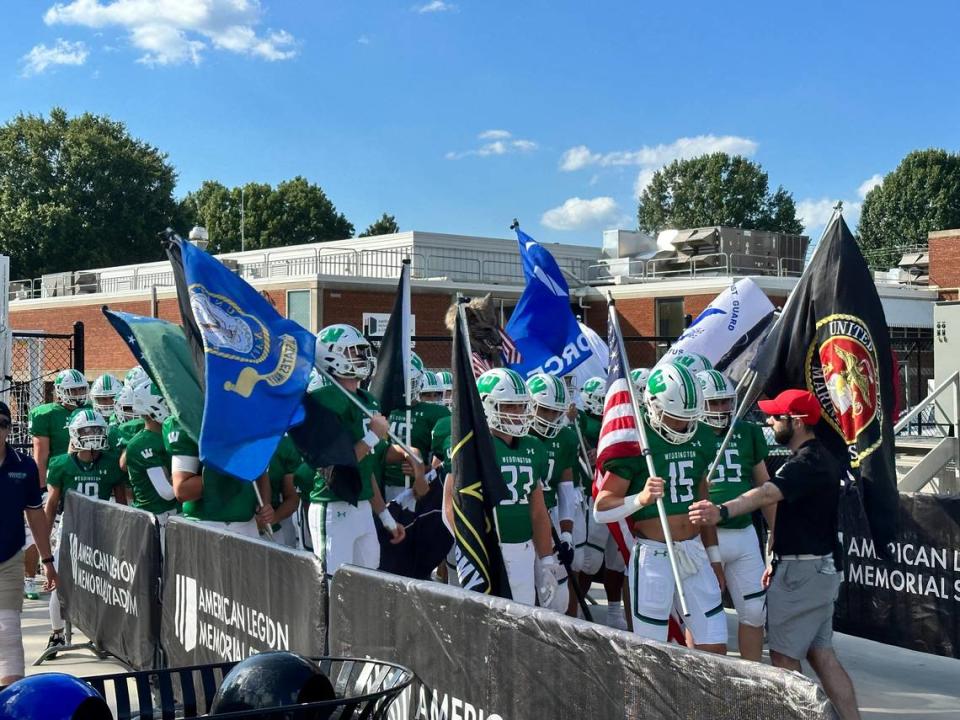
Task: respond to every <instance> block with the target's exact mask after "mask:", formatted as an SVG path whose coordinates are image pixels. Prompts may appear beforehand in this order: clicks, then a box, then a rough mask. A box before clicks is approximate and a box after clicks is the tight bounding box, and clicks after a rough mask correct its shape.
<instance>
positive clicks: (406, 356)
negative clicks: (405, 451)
mask: <svg viewBox="0 0 960 720" xmlns="http://www.w3.org/2000/svg"><path fill="white" fill-rule="evenodd" d="M400 277H401V278H402V281H401V289H400V292H402V293H403V299H402V301H401V304H400V306H401V308H402V312H403V317H402V318H400V327H401V328H402V330H401V333H400V334H401V336H402V342H403V352H402V353H401V356H402V357H403V382H404V388H403V399H404V404H405V405H406V408H407V410H406V418H405V420H406V425H405V427H406V433H405V437H404V439H405V440H406V442H407V447H412V446H413V440H412V437H413V428H412V427H411V425H412V424H413V410H412V408H411V396H412V395H413V391H412V388H411V387H410V383H411V381H412V379H413V378H412V373H411V367H410V362H411V360H412V358H411V356H410V341H411V338H410V258H404V259H403V265H402V266H401V270H400ZM420 460H421V461H422V462H424V463H426V458H420ZM403 485H404V487H405V488H409V487H410V476H409V475H404V476H403Z"/></svg>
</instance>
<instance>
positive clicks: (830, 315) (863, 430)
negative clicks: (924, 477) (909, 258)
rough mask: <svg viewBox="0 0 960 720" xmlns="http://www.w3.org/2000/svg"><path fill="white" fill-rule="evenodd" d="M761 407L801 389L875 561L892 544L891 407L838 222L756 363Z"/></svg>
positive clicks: (869, 289)
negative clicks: (850, 493) (852, 484)
mask: <svg viewBox="0 0 960 720" xmlns="http://www.w3.org/2000/svg"><path fill="white" fill-rule="evenodd" d="M754 369H755V370H756V371H757V372H758V374H759V375H760V376H761V377H762V378H765V379H766V382H765V385H764V391H765V392H766V394H767V395H768V396H770V397H773V396H775V395H777V394H778V393H780V392H781V391H782V390H786V389H788V388H805V389H807V390H809V391H810V392H812V393H814V394H815V395H816V396H817V398H818V399H819V400H820V405H821V406H822V407H823V419H822V420H821V421H820V422H819V423H818V425H817V426H816V428H815V430H816V432H817V436H818V437H819V438H820V439H821V440H822V441H823V443H824V444H825V445H826V446H827V447H828V448H830V449H831V450H832V451H833V452H834V453H835V454H836V455H838V456H839V457H841V458H843V459H845V460H846V462H847V463H848V464H849V466H850V470H851V473H852V474H853V477H854V478H855V479H858V480H859V482H858V485H859V490H860V492H861V495H862V498H863V507H864V511H865V512H866V516H867V520H868V522H869V524H870V531H871V533H872V535H873V539H874V542H875V545H876V547H877V551H878V552H885V548H886V545H887V543H889V542H891V541H892V540H893V539H894V534H895V531H896V526H897V515H898V510H897V508H898V502H899V498H898V494H897V473H896V466H895V465H894V441H893V422H894V420H895V418H894V404H895V398H894V393H893V388H894V368H893V357H892V354H891V352H890V335H889V331H888V329H887V321H886V318H885V317H884V314H883V306H882V305H881V303H880V296H879V295H878V294H877V287H876V285H875V284H874V281H873V274H872V273H871V272H870V268H869V267H868V266H867V263H866V261H865V260H864V259H863V255H862V254H861V253H860V248H859V247H858V246H857V241H856V240H855V239H854V237H853V234H852V233H851V232H850V228H848V227H847V223H846V222H844V219H843V216H842V215H840V213H839V212H837V213H834V217H833V219H832V220H831V222H830V224H829V225H828V226H827V230H826V231H825V232H824V235H823V238H822V239H821V240H820V244H819V245H818V246H817V249H816V251H815V252H814V254H813V257H812V259H811V260H810V263H809V264H808V265H807V267H806V269H805V270H804V272H803V276H802V277H801V278H800V280H799V282H798V283H797V286H796V288H795V289H794V291H793V293H792V295H791V297H790V300H789V301H788V303H787V305H786V307H785V308H784V311H783V315H782V316H781V317H780V321H779V323H778V324H777V325H776V327H775V328H774V329H773V331H771V333H770V336H769V337H768V338H767V341H766V342H765V343H764V345H763V347H762V348H761V349H760V351H759V353H758V355H757V362H756V363H755V365H754Z"/></svg>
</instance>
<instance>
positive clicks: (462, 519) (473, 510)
mask: <svg viewBox="0 0 960 720" xmlns="http://www.w3.org/2000/svg"><path fill="white" fill-rule="evenodd" d="M458 310H459V308H458ZM467 332H468V331H467V328H466V327H465V325H464V319H463V312H462V311H460V312H458V313H457V318H456V325H455V328H454V333H453V408H454V410H453V417H452V419H451V434H450V455H451V458H452V461H453V477H454V486H453V514H454V536H455V540H456V544H455V547H456V556H457V570H458V574H459V576H460V584H461V586H463V587H464V588H466V589H468V590H476V591H477V592H482V593H486V594H488V595H498V596H500V597H503V598H510V597H511V595H510V581H509V580H508V579H507V568H506V566H505V565H504V564H503V555H502V554H501V553H500V540H499V538H498V537H497V526H496V522H495V518H494V508H495V507H496V505H497V503H499V502H500V501H501V500H505V499H507V498H508V497H510V494H509V492H507V486H506V483H505V482H504V481H503V476H502V475H501V474H500V467H499V465H498V464H497V457H496V454H495V452H494V449H493V437H492V436H491V435H490V430H489V429H488V428H487V419H486V416H485V415H484V413H483V406H482V405H481V404H480V395H479V394H478V393H477V383H476V381H475V380H474V378H473V367H472V363H471V360H470V346H469V339H468V337H469V336H468V335H467Z"/></svg>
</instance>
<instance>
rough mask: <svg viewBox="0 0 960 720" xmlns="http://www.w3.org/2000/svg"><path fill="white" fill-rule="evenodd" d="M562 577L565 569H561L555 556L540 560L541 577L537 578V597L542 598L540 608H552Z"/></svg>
mask: <svg viewBox="0 0 960 720" xmlns="http://www.w3.org/2000/svg"><path fill="white" fill-rule="evenodd" d="M562 577H563V568H562V567H560V565H559V563H557V559H556V558H555V557H554V556H553V555H547V556H546V557H542V558H540V577H538V578H537V596H538V597H539V598H540V607H550V603H551V602H553V596H554V594H556V592H557V587H559V585H560V579H561V578H562Z"/></svg>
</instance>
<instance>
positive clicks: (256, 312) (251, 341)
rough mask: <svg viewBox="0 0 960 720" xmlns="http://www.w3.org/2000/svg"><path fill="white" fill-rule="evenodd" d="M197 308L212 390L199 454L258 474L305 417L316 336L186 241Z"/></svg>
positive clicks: (190, 300)
mask: <svg viewBox="0 0 960 720" xmlns="http://www.w3.org/2000/svg"><path fill="white" fill-rule="evenodd" d="M179 246H180V252H181V256H182V258H183V274H184V280H185V283H184V285H185V289H186V295H187V297H185V298H184V297H180V298H179V301H180V306H181V311H182V313H183V314H184V315H186V314H187V313H190V315H192V319H193V320H194V322H195V326H196V327H197V328H198V330H199V334H200V336H201V337H202V340H203V355H204V370H205V378H206V392H205V397H204V405H203V424H202V426H201V430H200V460H201V461H202V462H203V463H204V464H205V465H210V466H212V467H214V468H216V469H217V470H220V471H221V472H224V473H227V474H228V475H232V476H233V477H235V478H238V479H240V480H246V481H249V482H252V481H254V480H256V479H257V478H258V477H259V476H260V475H262V474H263V472H264V471H265V470H266V469H267V466H268V465H269V464H270V458H271V457H272V456H273V453H274V451H275V450H276V448H277V445H278V444H279V442H280V438H281V436H282V435H283V433H284V432H286V431H287V429H288V428H289V427H290V426H291V425H295V424H296V423H298V422H300V421H302V420H303V407H302V405H301V401H302V400H303V395H304V393H305V392H306V389H307V383H308V381H309V375H310V368H311V367H312V366H313V354H314V343H315V340H314V337H313V334H312V333H310V332H309V331H308V330H306V329H304V328H302V327H301V326H300V325H298V324H297V323H295V322H294V321H293V320H288V319H286V318H284V317H282V316H280V315H279V314H278V313H277V311H276V310H274V309H273V307H272V306H271V305H270V303H269V302H267V300H265V299H264V298H263V296H261V295H260V293H258V292H257V291H256V290H254V289H253V288H252V287H251V286H250V285H249V284H248V283H247V282H246V281H244V280H243V279H242V278H240V277H239V276H237V275H236V274H235V273H233V272H231V271H230V270H228V269H227V268H226V267H225V266H224V265H223V264H222V263H221V262H219V261H218V260H217V259H216V258H214V257H212V256H210V255H208V254H207V253H205V252H204V251H203V250H200V249H199V248H197V247H195V246H194V245H193V244H191V243H189V242H183V241H180V243H179Z"/></svg>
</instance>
